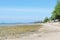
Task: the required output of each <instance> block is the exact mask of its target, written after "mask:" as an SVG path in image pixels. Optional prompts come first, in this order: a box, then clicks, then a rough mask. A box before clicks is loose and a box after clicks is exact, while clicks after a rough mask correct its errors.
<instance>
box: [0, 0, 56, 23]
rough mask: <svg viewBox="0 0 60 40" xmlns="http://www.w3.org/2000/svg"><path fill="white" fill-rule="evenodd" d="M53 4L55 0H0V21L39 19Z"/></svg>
mask: <svg viewBox="0 0 60 40" xmlns="http://www.w3.org/2000/svg"><path fill="white" fill-rule="evenodd" d="M55 5H56V0H0V23H19V22H24V23H27V22H33V21H41V20H43V19H44V18H45V17H50V16H51V13H52V11H53V10H54V7H55Z"/></svg>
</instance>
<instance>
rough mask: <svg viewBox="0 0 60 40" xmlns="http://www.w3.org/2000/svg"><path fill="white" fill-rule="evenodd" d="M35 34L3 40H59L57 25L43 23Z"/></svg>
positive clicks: (59, 29) (58, 27)
mask: <svg viewBox="0 0 60 40" xmlns="http://www.w3.org/2000/svg"><path fill="white" fill-rule="evenodd" d="M42 25H43V26H42V28H40V29H38V31H36V32H30V33H28V34H24V35H23V36H22V37H19V38H7V39H4V40H60V25H59V23H44V24H42Z"/></svg>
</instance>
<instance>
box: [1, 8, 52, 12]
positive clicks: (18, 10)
mask: <svg viewBox="0 0 60 40" xmlns="http://www.w3.org/2000/svg"><path fill="white" fill-rule="evenodd" d="M0 11H5V12H6V11H8V12H9V11H10V12H12V11H14V12H40V13H47V12H52V9H49V8H24V9H23V8H20V9H18V8H0Z"/></svg>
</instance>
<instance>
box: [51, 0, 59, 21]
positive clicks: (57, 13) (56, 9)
mask: <svg viewBox="0 0 60 40" xmlns="http://www.w3.org/2000/svg"><path fill="white" fill-rule="evenodd" d="M51 19H53V20H55V19H58V20H59V21H60V0H57V5H56V7H55V9H54V11H53V12H52V16H51Z"/></svg>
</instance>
